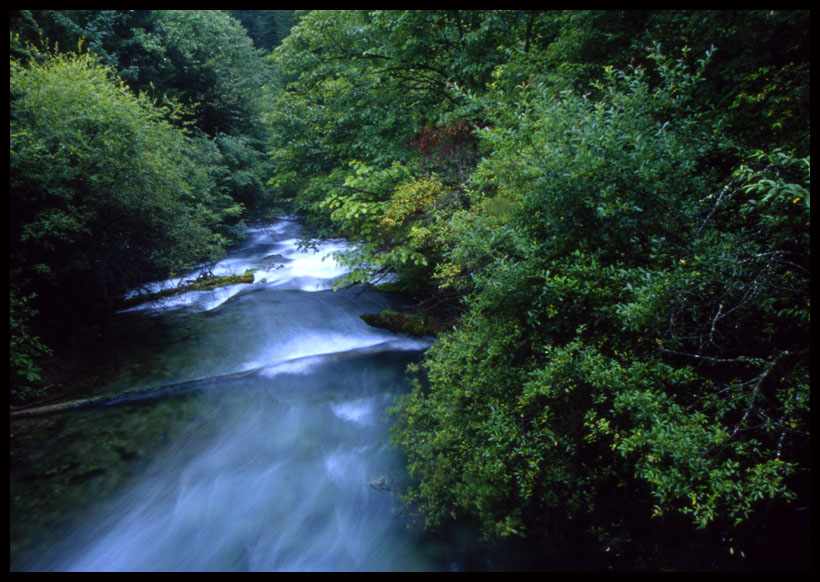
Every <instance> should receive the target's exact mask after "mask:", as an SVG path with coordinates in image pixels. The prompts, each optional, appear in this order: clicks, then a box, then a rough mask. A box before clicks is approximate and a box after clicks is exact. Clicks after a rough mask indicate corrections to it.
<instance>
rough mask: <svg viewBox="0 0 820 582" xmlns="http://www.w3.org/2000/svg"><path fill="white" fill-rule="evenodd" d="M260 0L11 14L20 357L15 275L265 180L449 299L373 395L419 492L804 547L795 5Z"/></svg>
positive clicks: (127, 247)
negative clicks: (635, 7) (392, 379)
mask: <svg viewBox="0 0 820 582" xmlns="http://www.w3.org/2000/svg"><path fill="white" fill-rule="evenodd" d="M228 12H229V13H231V14H233V16H234V17H236V19H234V18H231V16H230V15H229V14H228ZM260 12H266V13H265V14H258V13H256V11H227V12H223V11H18V12H16V13H14V14H12V19H11V26H12V30H13V32H15V35H13V36H12V40H11V55H12V66H11V106H10V110H11V111H10V113H11V152H10V169H11V200H12V203H11V214H12V220H11V224H10V232H11V234H10V236H11V239H10V240H11V248H12V255H11V258H12V264H11V268H12V285H11V290H12V293H11V303H10V305H11V321H12V363H13V366H12V368H13V371H12V374H13V376H14V375H15V374H17V376H18V377H19V378H23V379H26V378H27V379H28V381H29V382H32V381H34V380H36V378H37V364H36V362H37V359H38V358H40V357H42V355H43V354H44V353H46V352H47V350H48V348H46V347H45V346H44V345H43V342H42V340H41V339H40V337H39V335H38V334H37V333H36V332H35V331H33V330H32V329H31V328H30V327H29V325H28V323H27V322H28V321H30V320H31V317H32V313H33V310H34V307H35V306H40V307H41V308H42V307H46V308H49V307H50V308H52V309H53V308H54V306H55V305H59V301H58V299H59V298H61V297H65V299H66V300H72V301H73V300H74V299H76V297H78V296H81V295H82V296H86V297H88V298H89V300H90V302H92V303H93V302H96V301H98V300H99V299H101V298H104V297H105V296H106V295H111V294H115V293H118V292H120V291H121V290H122V289H124V288H126V287H128V286H129V285H133V284H135V283H137V282H139V281H140V280H143V279H144V278H146V277H149V276H155V275H156V274H159V273H161V272H168V271H170V270H173V269H178V268H181V267H182V266H184V265H188V264H191V263H192V262H195V261H200V260H203V259H206V258H208V257H214V256H216V255H217V254H218V253H219V252H220V250H221V249H222V248H223V247H224V245H225V244H226V243H228V242H229V241H230V240H231V239H232V236H233V235H234V234H235V233H236V232H237V231H238V230H239V229H240V228H241V226H242V222H241V221H242V220H243V219H245V218H249V217H253V216H254V215H258V214H260V213H262V212H263V211H264V210H267V209H270V208H273V207H283V208H288V209H290V210H292V211H294V212H297V213H299V214H300V215H301V216H302V218H303V219H304V220H305V222H306V223H307V224H308V226H309V227H311V228H312V229H313V232H314V233H322V234H334V235H338V234H340V235H344V236H347V237H349V238H350V239H351V240H353V241H354V242H355V243H356V246H355V248H354V249H353V250H352V251H349V252H346V253H343V254H342V255H340V257H339V259H341V260H342V261H345V262H346V263H347V264H348V265H350V266H351V267H352V272H351V275H350V277H349V278H348V282H350V283H370V282H372V281H374V280H379V278H380V277H381V276H383V275H394V276H395V277H396V280H395V281H394V285H393V287H394V288H395V287H398V288H400V289H402V290H404V291H406V292H410V293H412V294H414V296H415V297H416V298H417V299H418V306H417V308H416V312H415V313H412V314H410V316H409V317H408V318H407V319H402V318H401V315H400V314H396V313H392V312H391V313H390V314H387V315H385V314H383V315H382V317H381V320H385V319H389V320H390V322H391V324H394V326H395V327H396V328H402V327H403V326H404V327H407V328H408V329H409V327H408V326H410V327H412V326H415V327H418V322H421V321H423V322H425V325H424V327H425V329H436V330H446V331H441V333H440V334H439V336H438V338H437V341H436V343H435V344H434V346H433V347H432V348H431V349H430V350H429V352H428V353H427V354H426V356H425V358H424V361H423V362H422V364H421V365H420V366H419V367H418V368H417V369H415V371H414V372H415V374H414V377H415V378H416V380H415V383H414V388H413V390H412V392H411V393H409V394H408V395H406V396H405V397H403V398H401V399H400V400H399V401H397V402H396V405H395V407H394V409H393V411H392V413H393V416H394V418H395V421H396V422H395V426H394V429H393V433H392V438H393V441H394V442H395V443H396V444H397V445H398V446H399V447H401V449H402V450H403V451H404V453H405V454H406V456H407V460H408V466H409V469H410V473H411V476H412V477H413V484H412V485H411V486H410V487H409V488H408V489H407V490H406V491H404V492H403V497H404V499H405V500H406V501H407V502H408V504H409V505H410V506H411V508H412V509H414V510H415V511H417V513H418V515H419V516H420V517H421V518H422V520H423V521H424V522H425V523H426V524H428V525H430V526H431V527H435V526H438V525H446V524H447V523H448V522H450V521H451V520H470V521H473V522H474V523H476V524H477V525H478V527H480V528H481V530H482V531H483V532H484V534H485V536H486V537H487V538H488V539H494V540H501V539H505V538H516V537H520V538H524V539H526V540H527V541H529V542H531V543H533V544H535V545H536V547H537V548H538V549H539V551H541V552H543V553H544V555H545V560H547V566H548V567H578V565H579V564H582V567H588V568H673V569H723V568H763V567H776V568H780V569H788V568H807V567H808V563H809V559H810V551H809V538H810V535H809V525H808V524H809V518H810V515H809V513H810V512H809V506H810V487H809V485H810V480H809V471H810V435H809V423H810V389H809V375H810V352H809V333H810V294H809V278H810V250H809V249H810V189H811V182H810V111H809V105H810V98H809V93H810V74H809V72H810V52H809V51H810V15H809V12H808V11H788V12H784V11H538V10H471V11H459V10H423V11H310V12H296V13H292V12H290V11H260ZM237 19H238V20H237ZM240 22H241V23H242V24H244V26H245V29H246V30H247V31H248V32H247V33H246V32H245V29H243V28H242V26H240ZM291 27H292V28H291ZM80 39H82V40H83V45H82V46H84V47H87V48H84V49H82V50H80V51H79V54H74V51H73V50H72V53H70V54H59V53H53V52H52V51H46V50H44V48H43V47H44V46H48V47H52V46H53V45H54V44H55V43H57V45H58V46H59V47H60V50H64V49H66V48H68V47H71V49H74V47H76V46H77V45H78V41H79V40H80ZM275 45H278V46H277V48H275V49H274V50H273V51H272V52H270V54H269V55H268V56H267V58H265V59H264V60H263V59H262V58H261V52H260V50H259V48H262V49H264V50H266V51H268V50H270V49H271V48H272V47H273V46H275ZM92 55H93V56H92ZM267 178H270V179H269V181H267V183H266V180H267ZM58 290H70V291H69V292H68V293H60V292H57V291H58ZM371 319H373V320H376V319H378V318H376V317H373V318H371ZM411 324H412V325H411ZM12 385H13V386H15V385H17V386H21V385H20V384H19V383H18V384H15V382H14V381H13V382H12ZM561 555H563V556H565V557H566V559H567V561H566V562H559V561H556V560H557V556H561ZM580 560H583V561H580Z"/></svg>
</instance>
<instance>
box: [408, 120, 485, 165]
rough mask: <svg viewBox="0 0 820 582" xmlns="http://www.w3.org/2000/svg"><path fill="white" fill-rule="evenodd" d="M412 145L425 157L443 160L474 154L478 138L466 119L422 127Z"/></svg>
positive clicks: (432, 159)
mask: <svg viewBox="0 0 820 582" xmlns="http://www.w3.org/2000/svg"><path fill="white" fill-rule="evenodd" d="M410 145H411V146H413V147H414V148H416V149H417V150H419V152H421V154H422V156H424V158H426V159H428V160H431V161H438V162H442V161H445V160H454V159H458V158H463V157H465V156H470V155H474V154H475V153H476V150H477V146H478V140H477V138H476V135H475V134H474V133H473V131H472V127H471V126H470V125H469V124H468V123H467V122H466V121H463V120H462V121H459V122H458V123H457V124H455V125H432V126H428V127H424V128H422V129H421V130H420V131H419V132H418V135H417V136H416V138H415V139H413V140H412V141H411V142H410Z"/></svg>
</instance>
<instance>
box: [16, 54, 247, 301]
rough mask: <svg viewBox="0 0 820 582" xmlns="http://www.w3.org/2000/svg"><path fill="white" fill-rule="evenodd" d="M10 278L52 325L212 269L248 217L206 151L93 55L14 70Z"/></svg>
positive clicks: (53, 59)
mask: <svg viewBox="0 0 820 582" xmlns="http://www.w3.org/2000/svg"><path fill="white" fill-rule="evenodd" d="M10 89H11V96H12V98H11V104H10V113H11V126H10V162H9V167H10V173H11V178H10V179H11V183H10V189H11V204H10V217H11V220H10V243H11V258H12V279H13V280H15V279H16V280H18V283H19V284H20V285H21V286H23V287H25V288H27V289H28V288H30V286H31V288H34V289H37V290H38V291H39V295H40V300H41V305H43V306H47V307H48V308H49V312H50V314H52V315H54V314H55V313H59V312H60V311H64V312H65V313H78V312H82V311H83V310H84V308H89V307H92V306H94V305H95V304H98V303H99V302H100V301H104V300H106V299H107V298H110V297H112V296H114V295H116V294H117V293H121V292H123V291H124V290H126V289H127V288H128V287H130V286H133V285H136V284H138V283H140V282H142V281H144V280H146V279H147V278H150V277H155V276H158V275H162V274H167V273H169V272H171V271H174V270H177V269H180V268H183V267H186V266H190V265H191V264H192V263H195V262H197V261H200V260H204V259H208V258H215V257H216V256H218V254H219V252H220V251H221V249H222V248H223V247H224V245H225V244H226V242H228V238H227V235H229V232H230V231H229V228H228V227H227V226H226V222H227V221H229V220H230V219H231V218H232V217H234V218H235V217H237V216H239V214H240V213H241V206H238V205H236V204H235V203H234V201H233V200H232V199H231V198H230V196H227V195H225V194H223V193H222V192H220V191H219V190H218V188H217V187H216V183H215V180H214V176H213V175H212V169H211V168H210V167H209V166H208V165H207V163H203V156H205V155H206V154H205V152H204V151H203V150H202V147H201V146H202V144H201V142H198V141H196V140H193V139H191V138H190V137H188V136H186V135H185V134H183V133H182V132H181V131H180V130H179V129H177V127H175V126H174V125H172V124H171V123H170V122H169V121H168V119H169V118H170V117H171V116H173V115H174V113H173V111H172V110H170V109H168V108H159V107H157V106H156V105H155V104H153V103H152V102H151V101H150V100H149V99H148V98H147V97H145V96H135V95H134V94H133V93H131V91H130V90H129V89H128V88H127V87H126V86H125V85H124V84H123V83H122V82H121V81H119V80H117V79H116V78H115V77H114V76H113V75H112V73H111V72H110V70H108V69H106V68H104V67H102V66H101V65H99V64H98V62H97V61H96V59H95V58H94V57H92V56H90V55H70V54H69V55H56V56H53V57H50V58H47V59H45V60H43V61H42V62H30V63H29V64H28V65H26V66H23V65H21V64H18V63H16V62H14V61H12V64H11V77H10Z"/></svg>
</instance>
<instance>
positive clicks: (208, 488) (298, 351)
mask: <svg viewBox="0 0 820 582" xmlns="http://www.w3.org/2000/svg"><path fill="white" fill-rule="evenodd" d="M299 238H300V230H299V225H298V223H296V222H295V221H291V220H283V221H281V222H278V223H276V224H274V225H271V226H270V227H267V228H258V229H251V230H250V231H249V233H248V238H247V240H246V241H245V242H244V244H243V245H242V246H241V248H239V249H238V250H237V251H236V252H234V253H232V254H231V255H230V256H229V257H228V258H226V259H225V260H224V261H222V262H220V263H219V264H218V265H216V266H215V267H214V269H213V272H214V274H215V275H222V274H228V273H232V274H241V273H243V272H244V271H245V270H246V269H249V268H250V269H254V270H255V276H256V281H255V282H254V283H253V284H250V285H249V284H241V285H234V286H230V287H225V288H221V289H217V290H214V291H199V292H190V293H186V294H184V295H180V296H176V297H173V298H169V299H165V300H162V301H159V302H153V303H148V304H143V305H140V306H138V307H136V308H133V309H131V310H128V311H124V312H121V313H117V314H114V316H113V317H112V320H111V322H110V329H109V330H108V332H107V333H108V334H109V335H110V338H111V342H112V343H113V344H115V345H116V346H118V347H119V351H118V353H120V354H121V356H120V359H119V361H118V362H116V366H115V367H114V368H115V372H114V373H112V374H111V375H110V376H109V377H108V378H104V379H101V380H100V381H99V382H98V383H97V384H96V386H97V392H96V393H97V395H98V396H100V397H110V398H108V399H105V398H103V399H102V400H98V401H97V403H96V405H95V406H88V407H85V408H78V409H76V410H68V411H63V412H59V413H55V414H50V415H44V416H42V417H37V418H33V419H25V420H14V421H12V423H11V433H12V440H13V443H14V446H13V447H12V458H11V487H10V489H11V491H10V493H11V495H10V497H11V519H10V522H11V523H10V532H11V542H10V549H11V569H12V570H83V571H94V570H108V571H133V570H137V571H144V570H154V571H156V570H163V571H178V570H198V571H202V570H222V571H224V570H235V571H245V570H251V571H257V570H265V571H274V570H328V571H340V570H347V571H349V570H440V569H462V568H465V567H468V568H469V567H472V566H470V565H469V564H470V563H469V560H471V559H474V558H471V557H470V556H473V555H474V552H475V551H477V550H476V548H478V547H479V546H477V545H476V543H475V540H474V538H473V537H472V534H471V533H469V532H462V533H461V534H460V535H459V536H458V537H452V536H451V537H449V538H447V539H444V538H441V537H434V536H430V535H428V534H424V533H422V532H421V531H420V530H419V529H417V528H415V527H411V526H410V523H409V521H408V519H407V516H406V515H405V512H404V511H403V510H402V505H401V503H400V502H399V501H398V499H397V498H396V496H395V495H394V494H393V493H392V491H394V490H396V489H399V488H401V487H402V486H403V485H404V481H405V478H406V476H405V472H404V469H403V463H402V459H401V457H400V456H399V454H398V453H397V452H396V451H395V450H394V449H393V448H391V447H390V446H389V443H388V426H389V422H390V421H389V418H388V417H387V415H386V408H387V407H388V406H389V405H390V403H391V401H392V400H393V398H394V397H395V396H396V395H398V394H401V393H404V392H406V391H407V390H408V386H407V381H406V377H405V374H404V370H405V368H406V366H407V364H409V363H410V362H412V361H415V360H418V358H419V357H420V355H421V353H422V351H423V350H424V349H425V348H426V347H428V345H429V341H426V340H419V339H414V338H410V337H407V336H403V335H398V334H393V333H390V332H387V331H384V330H378V329H374V328H371V327H368V326H367V325H365V324H364V322H363V321H362V320H361V319H360V318H359V315H360V314H362V313H367V312H377V311H381V310H382V309H384V308H385V307H388V306H389V305H390V304H391V302H393V301H395V299H392V298H390V297H389V296H386V295H383V294H379V293H376V292H373V291H366V292H360V290H343V291H333V290H332V286H333V282H334V281H335V280H336V279H337V278H338V277H339V276H341V275H342V274H343V272H342V270H341V269H340V267H339V266H338V265H337V264H336V263H335V261H333V260H332V258H329V257H328V256H327V255H328V253H330V252H332V251H336V250H341V249H343V248H344V242H343V241H325V242H323V243H321V244H320V245H319V247H318V252H315V251H313V250H300V248H299V247H298V245H297V241H298V240H299ZM175 283H176V281H170V282H165V283H163V284H157V285H155V286H154V287H159V286H162V285H173V284H175Z"/></svg>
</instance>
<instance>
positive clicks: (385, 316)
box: [359, 309, 445, 336]
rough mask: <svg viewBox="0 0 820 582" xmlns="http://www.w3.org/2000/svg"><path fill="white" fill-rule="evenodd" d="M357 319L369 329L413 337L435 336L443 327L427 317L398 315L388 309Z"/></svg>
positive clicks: (412, 314) (440, 322)
mask: <svg viewBox="0 0 820 582" xmlns="http://www.w3.org/2000/svg"><path fill="white" fill-rule="evenodd" d="M359 317H361V318H362V320H363V321H364V322H365V323H366V324H367V325H369V326H371V327H378V328H380V329H387V330H389V331H392V332H394V333H405V334H407V335H413V336H425V335H437V334H438V333H439V332H441V331H442V330H443V329H444V327H445V325H444V323H443V322H442V321H440V320H438V319H435V318H433V317H430V316H427V315H423V314H420V313H399V312H397V311H392V310H389V309H388V310H385V311H382V312H381V313H365V314H363V315H360V316H359Z"/></svg>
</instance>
